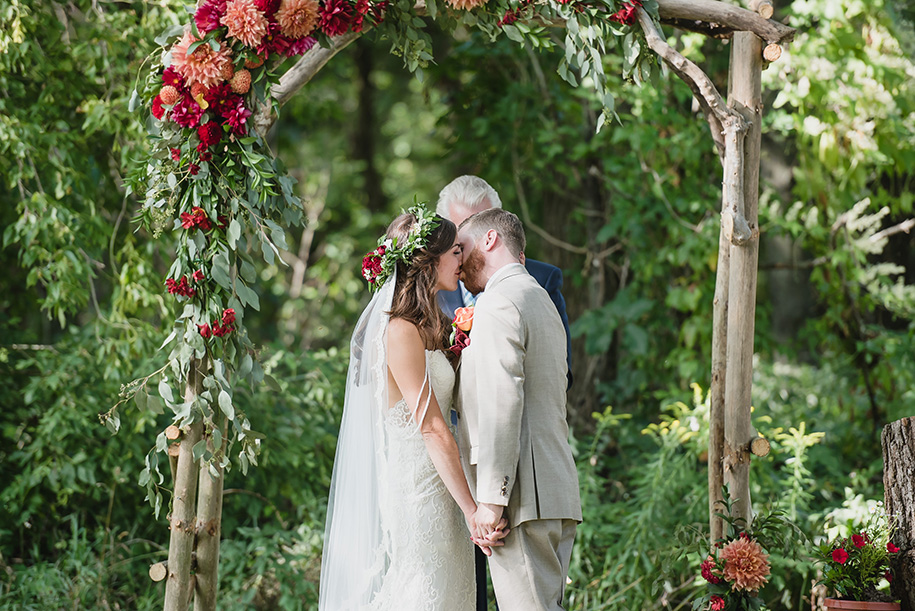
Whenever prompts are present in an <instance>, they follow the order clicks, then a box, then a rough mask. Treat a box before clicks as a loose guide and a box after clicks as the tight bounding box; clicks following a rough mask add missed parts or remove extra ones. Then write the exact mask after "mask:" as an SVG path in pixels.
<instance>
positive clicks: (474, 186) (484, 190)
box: [435, 174, 502, 219]
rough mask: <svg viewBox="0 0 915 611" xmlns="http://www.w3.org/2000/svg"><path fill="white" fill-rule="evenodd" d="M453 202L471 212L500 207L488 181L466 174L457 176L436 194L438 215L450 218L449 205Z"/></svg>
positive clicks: (497, 197) (497, 195)
mask: <svg viewBox="0 0 915 611" xmlns="http://www.w3.org/2000/svg"><path fill="white" fill-rule="evenodd" d="M454 204H461V205H462V206H464V207H466V208H467V209H468V210H469V211H470V212H471V214H472V213H474V212H480V211H482V210H488V209H489V208H501V207H502V200H501V199H499V194H498V193H497V192H496V190H495V189H493V188H492V187H491V186H490V185H489V183H488V182H486V181H485V180H483V179H482V178H480V177H479V176H472V175H470V174H467V175H464V176H458V177H457V178H455V179H454V180H452V181H451V182H449V183H448V184H447V185H445V187H444V188H443V189H442V190H441V192H439V194H438V204H436V206H435V211H436V212H437V213H438V215H439V216H442V217H444V218H446V219H450V218H451V206H452V205H454Z"/></svg>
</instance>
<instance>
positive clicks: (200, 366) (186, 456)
mask: <svg viewBox="0 0 915 611" xmlns="http://www.w3.org/2000/svg"><path fill="white" fill-rule="evenodd" d="M205 369H206V362H205V361H203V360H197V359H193V360H191V363H190V367H189V371H188V375H187V386H186V387H185V391H184V400H185V401H194V400H196V398H197V396H198V395H199V394H200V392H201V391H202V389H203V376H204V370H205ZM202 436H203V422H202V420H200V419H198V420H196V421H195V422H194V423H193V424H191V425H190V426H189V427H188V430H187V432H186V434H185V436H184V438H183V439H182V441H181V447H180V450H179V452H178V466H177V469H176V470H175V496H174V498H173V499H172V512H171V517H170V519H169V528H170V529H171V534H170V536H169V539H168V579H167V580H166V582H165V611H187V608H188V605H189V604H190V596H191V592H192V591H193V580H192V578H191V577H192V576H191V552H193V550H194V529H195V525H196V524H195V517H194V505H195V503H196V499H197V464H196V462H195V461H194V452H193V448H194V445H195V444H196V443H197V442H198V441H200V439H201V437H202Z"/></svg>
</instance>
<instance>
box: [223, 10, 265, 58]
mask: <svg viewBox="0 0 915 611" xmlns="http://www.w3.org/2000/svg"><path fill="white" fill-rule="evenodd" d="M219 22H220V23H221V24H222V25H224V26H226V28H228V32H227V34H228V35H229V36H231V37H232V38H237V39H238V40H240V41H241V42H242V43H243V44H245V45H247V46H249V47H256V46H257V45H259V44H261V39H262V38H263V37H264V35H265V34H266V33H267V25H268V22H267V18H266V17H264V14H263V13H262V12H260V11H259V10H257V5H256V4H254V0H230V1H229V2H228V3H226V14H225V15H223V16H222V19H220V20H219Z"/></svg>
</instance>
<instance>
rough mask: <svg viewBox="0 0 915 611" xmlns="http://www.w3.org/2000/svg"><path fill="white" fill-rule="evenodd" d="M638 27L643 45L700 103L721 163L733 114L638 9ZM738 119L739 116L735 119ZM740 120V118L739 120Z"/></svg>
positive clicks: (704, 77) (709, 82) (696, 68)
mask: <svg viewBox="0 0 915 611" xmlns="http://www.w3.org/2000/svg"><path fill="white" fill-rule="evenodd" d="M638 15H639V24H641V26H642V31H643V32H644V33H645V42H647V43H648V47H649V48H650V49H651V50H652V51H654V52H655V53H657V54H658V57H660V58H661V59H662V60H664V63H666V64H667V65H668V66H670V69H671V70H673V71H674V73H675V74H676V75H677V76H679V77H680V78H681V79H682V80H683V82H685V83H686V84H687V85H688V86H689V88H690V89H691V90H692V92H693V97H695V98H696V101H697V102H699V106H700V107H701V108H702V114H704V115H705V118H706V120H707V121H708V124H709V129H710V130H711V132H712V139H714V141H715V146H716V147H717V148H718V156H719V157H720V158H721V161H722V164H723V163H724V150H725V142H724V125H725V123H726V122H727V121H728V120H730V117H731V116H732V115H734V114H736V113H734V112H733V111H731V110H730V109H729V108H728V107H727V104H725V102H724V99H723V98H722V97H721V94H720V93H718V89H717V88H716V87H715V84H714V83H712V80H711V79H710V78H709V77H708V75H707V74H705V72H703V71H702V68H700V67H699V66H697V65H696V64H694V63H693V62H691V61H689V60H688V59H686V58H685V57H683V56H682V55H680V53H678V52H677V50H676V49H674V48H673V47H671V46H670V45H669V44H667V41H666V40H665V38H664V37H663V36H662V35H661V32H660V31H659V30H658V27H657V25H655V22H654V21H652V19H651V17H649V16H648V13H646V12H645V11H644V10H643V9H639V12H638ZM738 116H739V115H738ZM740 119H741V120H742V117H741V118H740Z"/></svg>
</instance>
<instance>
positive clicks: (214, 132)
mask: <svg viewBox="0 0 915 611" xmlns="http://www.w3.org/2000/svg"><path fill="white" fill-rule="evenodd" d="M197 136H198V137H199V138H200V144H202V145H203V148H209V147H211V146H213V145H214V144H217V143H218V142H219V141H220V140H221V139H222V127H221V126H220V125H219V124H218V123H216V122H215V121H210V122H208V123H204V124H203V125H201V126H200V127H198V128H197Z"/></svg>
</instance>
